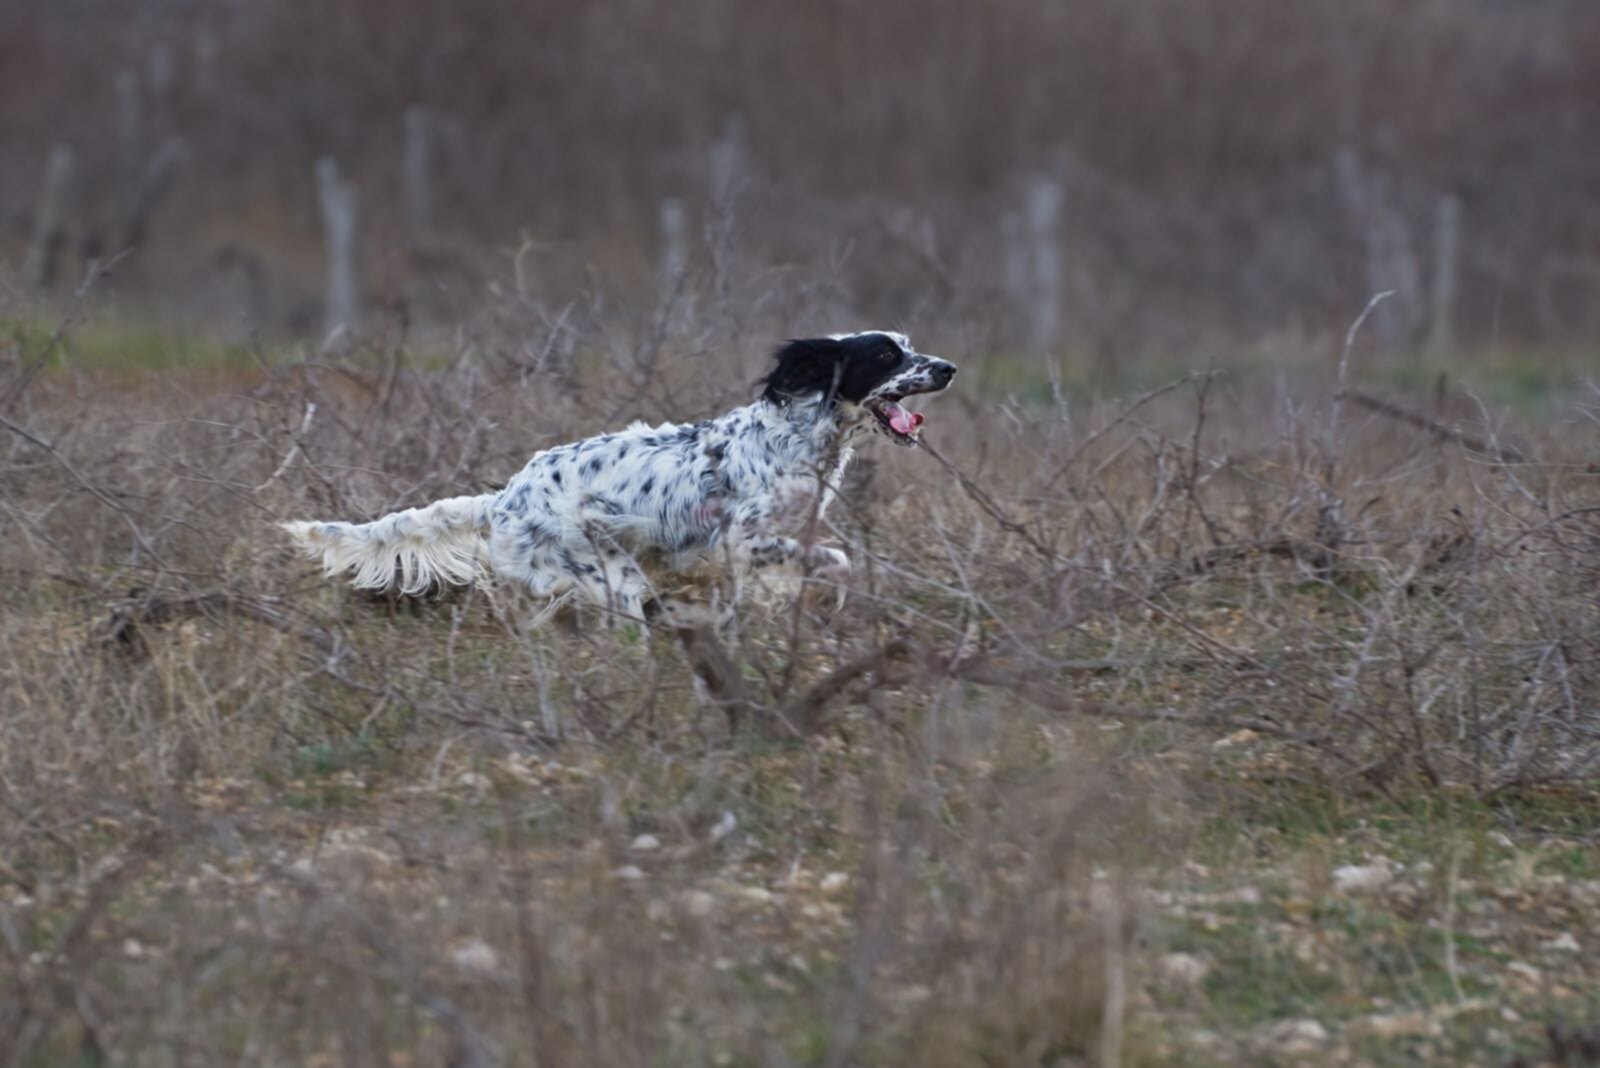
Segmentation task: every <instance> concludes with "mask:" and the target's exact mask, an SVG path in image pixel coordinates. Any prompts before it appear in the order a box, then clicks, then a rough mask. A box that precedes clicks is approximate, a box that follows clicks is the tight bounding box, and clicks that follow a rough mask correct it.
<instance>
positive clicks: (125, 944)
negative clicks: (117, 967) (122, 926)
mask: <svg viewBox="0 0 1600 1068" xmlns="http://www.w3.org/2000/svg"><path fill="white" fill-rule="evenodd" d="M122 955H123V956H124V957H132V958H133V959H134V960H138V959H139V958H140V957H142V956H144V944H143V943H142V942H140V941H139V940H138V939H137V938H125V939H123V940H122Z"/></svg>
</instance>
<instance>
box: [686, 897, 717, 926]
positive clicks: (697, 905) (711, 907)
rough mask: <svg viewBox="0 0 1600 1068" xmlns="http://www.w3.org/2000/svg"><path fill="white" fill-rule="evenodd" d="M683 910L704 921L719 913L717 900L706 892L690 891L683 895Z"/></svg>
mask: <svg viewBox="0 0 1600 1068" xmlns="http://www.w3.org/2000/svg"><path fill="white" fill-rule="evenodd" d="M683 908H684V911H686V912H688V913H689V915H691V916H694V917H696V918H698V919H702V920H703V919H705V918H706V917H707V916H709V915H711V914H712V913H713V912H715V911H717V899H716V898H715V897H714V896H712V895H711V894H708V893H706V892H705V891H704V890H689V891H687V892H685V893H684V895H683Z"/></svg>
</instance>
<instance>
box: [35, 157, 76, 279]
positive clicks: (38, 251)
mask: <svg viewBox="0 0 1600 1068" xmlns="http://www.w3.org/2000/svg"><path fill="white" fill-rule="evenodd" d="M72 164H73V154H72V149H70V148H68V147H67V146H66V145H56V146H55V147H54V148H52V149H51V150H50V158H49V160H48V161H47V162H46V163H45V167H44V182H43V183H42V184H41V185H40V187H39V206H38V207H37V208H36V209H35V211H34V215H33V239H32V240H31V241H30V242H29V243H28V256H27V259H25V260H24V261H23V267H22V277H23V279H24V280H25V281H26V282H27V284H28V285H30V286H33V287H34V288H36V289H44V288H46V287H48V286H50V285H52V284H53V283H54V282H55V277H56V263H57V260H58V258H59V257H60V255H61V246H62V245H64V244H66V224H65V221H64V219H63V216H64V215H65V213H66V204H67V190H68V187H69V186H70V185H71V184H72Z"/></svg>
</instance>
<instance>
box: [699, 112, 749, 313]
mask: <svg viewBox="0 0 1600 1068" xmlns="http://www.w3.org/2000/svg"><path fill="white" fill-rule="evenodd" d="M708 169H709V171H710V178H711V220H710V222H709V224H708V233H707V237H708V238H709V241H708V242H707V244H708V245H709V246H710V249H711V284H712V288H713V289H714V290H715V291H716V295H717V298H718V300H719V301H726V299H727V297H728V294H729V292H730V291H731V289H732V285H733V270H734V259H735V256H736V253H737V249H736V247H735V240H734V239H735V230H734V207H735V204H736V202H737V201H738V199H739V185H740V181H741V178H742V177H743V173H744V117H743V116H741V115H730V116H728V119H727V121H726V122H725V123H724V124H723V127H722V137H721V138H720V139H718V141H717V143H716V144H714V145H712V146H711V158H710V160H709V168H708ZM725 306H726V305H725V304H724V307H725Z"/></svg>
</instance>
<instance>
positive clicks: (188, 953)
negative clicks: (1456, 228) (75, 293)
mask: <svg viewBox="0 0 1600 1068" xmlns="http://www.w3.org/2000/svg"><path fill="white" fill-rule="evenodd" d="M12 336H13V337H14V338H15V339H16V343H15V344H14V346H13V351H12V356H13V361H12V362H11V364H10V365H8V366H6V367H4V368H0V371H3V374H0V397H4V400H0V416H4V418H5V420H6V422H5V424H4V425H3V429H0V433H3V435H4V438H3V440H0V530H3V531H4V545H3V546H0V575H3V581H4V583H5V586H6V589H7V594H6V597H5V598H4V602H5V608H4V612H3V614H0V650H3V652H0V709H3V711H0V813H3V814H4V815H3V817H0V1062H3V1063H8V1064H18V1065H58V1064H85V1065H88V1064H102V1063H138V1064H174V1065H178V1064H196V1065H200V1064H216V1063H223V1062H227V1063H238V1064H251V1065H257V1064H259V1065H277V1064H307V1065H328V1066H332V1065H346V1064H349V1065H384V1066H403V1065H426V1064H456V1065H487V1064H508V1065H509V1064H547V1065H568V1064H664V1065H678V1064H682V1065H697V1064H708V1063H709V1064H727V1065H843V1064H875V1065H904V1064H919V1065H980V1064H981V1065H1071V1064H1093V1063H1103V1062H1105V1061H1106V1060H1108V1059H1111V1058H1115V1059H1117V1060H1119V1061H1120V1062H1121V1063H1126V1064H1130V1065H1162V1064H1171V1065H1202V1064H1216V1065H1233V1064H1283V1065H1290V1064H1314V1065H1320V1064H1341V1065H1343V1064H1349V1065H1358V1064H1370V1065H1391V1064H1392V1065H1399V1064H1413V1063H1418V1062H1434V1063H1449V1064H1482V1065H1504V1064H1509V1063H1513V1062H1514V1061H1515V1059H1516V1058H1519V1057H1520V1058H1522V1059H1523V1060H1522V1063H1526V1064H1530V1065H1531V1064H1539V1063H1546V1062H1547V1059H1548V1062H1549V1063H1571V1064H1579V1063H1600V1053H1596V1052H1595V1050H1594V1049H1591V1048H1590V1047H1591V1045H1593V1046H1597V1047H1600V1035H1595V1034H1592V1033H1590V1029H1591V1028H1593V1027H1594V1026H1595V1025H1597V1024H1600V964H1597V963H1596V962H1597V961H1600V782H1597V775H1596V770H1595V769H1596V760H1597V757H1600V721H1597V720H1596V714H1597V710H1600V472H1597V469H1596V466H1595V465H1596V464H1597V463H1600V422H1597V421H1596V412H1597V408H1600V394H1597V393H1596V392H1595V391H1594V387H1593V385H1592V384H1589V383H1587V382H1585V380H1584V377H1583V375H1584V373H1585V369H1584V367H1583V365H1582V364H1581V363H1580V362H1579V361H1578V360H1577V359H1576V358H1574V359H1570V360H1557V361H1540V360H1537V359H1535V358H1534V357H1531V356H1530V357H1527V358H1526V359H1520V358H1519V359H1505V358H1501V359H1499V360H1498V361H1497V360H1482V361H1477V362H1472V361H1465V362H1462V363H1458V364H1456V365H1453V366H1452V368H1451V371H1452V375H1453V378H1452V380H1451V381H1450V382H1448V383H1446V384H1444V385H1442V386H1441V387H1440V389H1441V391H1442V392H1439V393H1437V394H1436V393H1435V392H1434V386H1435V383H1436V377H1435V375H1434V374H1433V371H1432V368H1419V367H1417V366H1415V365H1408V367H1407V368H1405V369H1404V370H1393V369H1389V370H1385V369H1381V368H1380V369H1375V370H1370V371H1367V372H1363V374H1362V376H1361V377H1360V378H1359V380H1358V381H1354V382H1352V385H1354V386H1359V388H1360V389H1362V390H1365V391H1366V392H1368V393H1370V394H1375V395H1381V396H1382V397H1385V398H1390V399H1391V400H1392V402H1393V403H1396V404H1402V405H1406V406H1408V410H1413V411H1416V412H1419V413H1423V416H1424V419H1423V422H1424V424H1425V425H1423V426H1417V425H1410V424H1405V423H1402V422H1400V421H1398V420H1395V419H1392V418H1389V417H1387V416H1385V415H1383V414H1382V413H1380V412H1374V411H1372V410H1369V409H1364V408H1360V407H1358V406H1357V405H1355V404H1353V403H1346V404H1343V405H1342V406H1335V405H1334V404H1333V403H1332V402H1331V401H1330V399H1329V398H1330V396H1331V395H1332V392H1333V390H1332V387H1331V386H1330V384H1329V380H1328V375H1327V374H1326V373H1323V374H1322V377H1321V378H1320V379H1319V378H1318V377H1316V376H1315V375H1313V374H1311V373H1309V372H1307V373H1305V374H1298V373H1297V374H1296V375H1294V376H1292V377H1291V378H1290V380H1289V381H1288V383H1287V384H1285V382H1284V381H1282V380H1281V376H1280V380H1274V378H1273V376H1272V375H1269V374H1265V373H1261V372H1260V370H1259V368H1258V369H1256V370H1254V371H1253V370H1251V369H1250V368H1244V369H1242V370H1239V371H1237V372H1236V373H1231V374H1228V375H1222V376H1218V377H1215V378H1212V377H1208V376H1205V375H1191V376H1188V377H1179V376H1180V375H1181V374H1182V372H1181V371H1180V372H1179V373H1178V374H1175V375H1174V376H1172V377H1173V378H1176V379H1178V380H1177V382H1176V383H1175V384H1173V385H1172V386H1171V387H1170V388H1166V387H1161V386H1160V381H1161V380H1160V379H1159V378H1153V379H1152V382H1151V385H1150V386H1149V387H1146V386H1142V385H1137V386H1136V385H1134V384H1132V383H1129V382H1123V381H1115V382H1112V381H1109V380H1107V379H1106V378H1104V377H1103V376H1102V377H1101V378H1099V379H1096V380H1088V379H1086V380H1085V381H1083V382H1080V383H1078V384H1077V385H1073V384H1072V383H1068V385H1067V387H1063V386H1062V384H1061V382H1060V381H1059V380H1058V381H1056V382H1055V383H1052V382H1051V380H1050V379H1049V377H1048V376H1043V375H1041V374H1039V373H1038V372H1036V371H1034V372H1030V371H1029V370H1028V368H1027V366H1026V365H1025V364H1023V363H1022V362H1021V361H1006V360H1002V359H1000V358H998V357H996V358H994V359H993V360H992V361H988V362H986V361H983V360H981V359H972V360H970V361H969V362H968V364H967V366H968V367H970V368H971V373H970V374H969V375H968V376H967V377H966V378H964V379H963V381H962V383H961V384H960V386H958V390H960V389H961V388H962V387H965V389H966V392H965V393H964V394H963V395H962V396H960V397H955V396H952V397H950V398H948V399H945V400H941V401H939V402H936V406H930V424H929V432H928V438H929V442H930V445H931V446H932V448H931V449H929V450H923V452H922V453H920V454H918V453H906V454H901V453H898V452H897V453H896V454H893V455H884V453H887V452H888V450H886V449H880V450H876V451H873V452H872V453H871V454H870V455H869V456H868V457H867V458H866V460H865V461H864V462H863V463H862V464H861V465H860V466H859V467H858V468H857V470H856V474H855V475H853V476H852V481H851V482H850V484H849V485H848V486H847V487H846V492H845V495H844V500H843V501H841V506H840V508H839V513H840V514H839V515H838V516H837V517H836V518H835V517H833V516H832V515H830V519H833V520H834V527H833V529H832V530H831V531H830V537H831V538H834V539H836V540H837V541H838V542H840V543H842V544H847V545H848V546H849V547H850V549H851V552H852V555H853V556H854V557H855V559H856V568H857V571H856V579H855V580H854V581H853V584H852V589H851V590H850V593H849V598H848V601H847V603H846V604H845V606H844V607H843V608H842V609H840V610H838V611H831V612H822V611H820V610H816V609H814V608H813V607H811V605H810V602H809V601H808V602H806V603H805V604H803V605H802V606H801V607H800V608H799V609H795V610H791V609H790V608H789V607H787V606H784V605H778V606H774V607H769V608H761V607H756V608H752V609H751V610H750V611H749V612H748V614H747V616H746V617H745V619H744V620H743V622H742V624H741V628H740V640H739V642H738V643H737V644H736V645H733V646H730V647H729V648H727V649H721V650H718V652H719V653H720V654H723V655H725V656H726V657H727V658H728V660H729V662H731V663H732V664H734V665H735V668H734V670H735V672H736V674H737V676H738V678H739V679H740V680H741V685H740V687H739V689H740V691H741V693H742V696H741V697H740V698H739V700H738V708H737V711H738V712H739V713H740V714H739V715H737V716H735V715H734V714H733V712H734V711H735V710H734V709H730V708H729V707H727V706H728V705H729V703H730V701H731V700H732V699H731V698H728V697H727V693H726V691H723V692H713V693H708V692H707V691H706V689H705V688H704V687H697V685H696V684H695V682H694V681H693V680H694V673H693V671H692V670H691V665H690V663H689V661H688V659H687V657H688V655H689V654H688V653H687V652H686V647H685V645H684V644H683V643H681V642H679V641H677V640H675V639H674V638H673V637H672V636H670V635H660V634H649V633H645V632H643V631H641V630H639V629H637V628H635V627H631V626H621V627H617V628H612V629H608V628H606V627H603V626H599V625H597V624H596V622H595V621H593V620H579V621H576V622H575V623H574V624H573V625H572V626H563V627H556V628H550V629H543V630H530V629H528V628H526V627H524V626H523V625H522V624H521V620H522V618H523V613H522V608H523V606H519V605H517V604H516V603H515V602H514V601H513V600H512V599H510V598H508V597H506V596H502V595H501V594H499V593H495V594H493V595H489V594H486V593H485V592H483V591H451V592H447V593H444V594H442V595H440V596H437V597H432V598H425V599H421V600H415V601H389V600H385V599H382V598H377V599H364V598H361V597H358V596H354V595H351V594H349V593H347V592H346V591H344V590H342V589H340V588H338V587H337V586H335V585H333V584H331V583H326V582H324V581H322V580H321V579H320V578H319V577H317V576H314V575H312V574H310V573H309V569H308V568H307V567H306V566H305V565H304V564H303V563H301V562H299V561H296V560H294V559H293V558H291V557H290V556H289V554H288V553H287V552H286V551H285V550H284V548H283V547H282V546H281V545H280V544H279V543H278V541H277V540H276V539H275V537H274V535H273V532H272V530H271V528H270V526H269V521H270V520H272V519H274V518H279V517H288V516H290V515H306V514H338V515H353V514H361V513H377V512H379V511H383V510H387V509H389V508H392V507H397V506H401V505H404V504H413V503H417V502H418V501H421V500H426V499H429V498H434V497H438V496H443V495H445V494H446V493H447V492H474V491H477V488H479V487H481V486H483V485H485V484H490V483H493V482H494V481H495V480H497V479H499V478H503V477H504V476H505V475H507V474H509V473H510V472H511V471H512V470H514V469H515V467H516V466H517V465H518V464H520V462H521V458H524V457H525V456H526V455H528V454H529V453H531V452H532V451H533V450H534V449H536V448H538V447H540V445H541V443H548V442H549V441H551V440H561V439H563V438H566V437H571V436H576V435H578V434H582V433H588V432H591V431H593V430H595V429H597V428H599V427H602V426H606V425H611V424H614V423H615V421H616V420H617V419H618V418H619V417H626V418H632V417H633V416H634V415H635V414H646V415H651V416H654V417H665V416H667V415H680V416H684V415H690V414H694V413H696V412H699V411H702V410H714V409H715V408H717V407H719V406H722V405H725V404H727V403H730V402H731V400H733V399H736V398H737V397H739V396H741V395H743V394H742V393H741V390H742V383H744V382H745V381H747V380H748V379H749V378H752V377H754V376H753V374H751V373H750V372H749V367H748V364H749V361H748V359H747V358H745V357H746V356H747V354H739V353H735V352H731V351H727V352H724V351H722V350H721V349H718V348H716V347H710V348H694V347H693V346H690V345H689V344H688V343H686V342H685V343H683V346H682V348H681V350H674V349H673V344H674V343H673V342H669V343H668V345H667V346H666V347H665V348H664V349H663V351H664V352H665V353H666V354H667V355H666V356H663V357H662V358H661V360H660V362H659V363H647V362H644V361H647V360H654V359H655V357H654V356H650V355H640V353H642V352H645V351H646V350H645V347H640V348H623V347H611V348H607V347H605V346H604V345H603V344H601V343H598V342H597V343H596V347H595V348H594V350H593V351H594V356H593V358H592V359H591V358H589V357H586V356H583V355H582V354H581V353H580V355H579V356H577V357H574V358H573V359H571V360H569V361H568V362H566V363H565V364H563V365H560V366H552V367H549V368H545V367H540V368H539V369H538V370H537V373H531V374H530V372H529V371H528V369H527V368H526V367H518V366H515V365H514V364H512V363H510V362H507V361H504V360H500V359H498V358H497V357H496V356H495V350H494V349H493V348H492V347H484V348H483V349H482V350H480V351H477V352H475V353H469V354H466V355H458V356H456V357H452V358H450V359H441V360H438V361H432V360H417V359H406V358H401V357H400V356H399V355H397V354H396V353H393V352H366V351H362V352H355V353H350V354H346V355H343V356H338V357H319V358H314V359H313V360H312V361H311V363H310V364H309V365H307V366H302V367H299V368H297V369H295V370H293V371H290V372H276V373H265V372H263V373H260V374H256V373H254V372H241V374H240V376H239V377H238V378H237V379H231V380H228V381H227V382H226V383H225V384H224V385H223V386H222V387H221V388H219V387H218V385H217V383H216V382H215V381H212V380H203V379H202V377H189V378H186V377H185V376H186V372H185V371H184V369H183V367H182V366H177V367H173V366H171V364H173V363H178V364H181V363H182V361H174V360H172V359H170V358H169V356H170V350H169V348H168V346H166V345H165V344H164V343H159V342H158V343H152V344H151V345H149V346H146V345H145V342H144V341H142V340H141V341H140V342H139V343H138V346H136V347H141V351H143V347H148V348H149V349H150V351H151V352H152V353H154V355H152V356H151V357H150V358H149V359H144V358H142V357H141V358H140V359H138V360H135V361H134V362H136V363H141V364H144V365H146V370H144V371H142V372H140V373H139V374H137V375H126V376H123V375H119V376H118V380H117V381H116V382H114V383H108V381H107V380H106V376H104V375H100V374H97V373H96V371H95V369H94V368H93V367H92V366H89V365H92V364H95V363H99V362H101V358H100V357H98V356H96V355H95V353H98V352H100V351H101V349H102V348H104V349H105V351H107V352H110V353H115V352H116V351H117V350H118V348H119V347H120V346H119V343H118V342H117V341H115V340H114V339H113V340H110V341H105V340H101V339H100V336H99V335H96V334H94V332H93V331H90V332H88V333H86V334H85V335H84V337H85V340H82V341H75V342H73V344H75V345H76V346H77V347H76V348H72V347H70V346H69V347H65V348H64V350H63V351H65V352H66V354H67V357H66V359H65V362H63V358H62V357H60V356H54V355H53V356H52V357H51V360H50V361H49V362H50V363H52V364H53V366H48V367H44V368H42V369H41V371H40V373H39V374H38V375H37V376H35V377H30V378H28V379H27V380H26V381H25V380H24V377H23V376H24V372H25V370H26V368H27V367H28V364H29V359H28V358H29V357H30V356H31V355H32V354H34V353H37V352H40V351H42V349H41V348H40V347H39V346H40V340H39V334H38V332H37V331H35V330H34V329H33V328H32V327H29V328H27V329H23V328H21V327H20V326H19V327H18V328H17V330H16V331H15V332H14V333H13V335H12ZM691 349H693V352H694V355H693V356H692V358H691V357H690V356H688V355H685V356H683V357H682V358H681V359H679V360H677V361H676V362H674V361H673V360H671V359H669V358H668V357H670V356H671V355H672V353H673V352H674V351H682V352H689V351H690V350H691ZM74 354H75V357H74ZM950 355H956V354H954V353H951V354H950ZM1335 355H1336V354H1335ZM1325 356H1326V353H1325V352H1322V353H1319V354H1318V355H1316V356H1315V357H1314V358H1313V357H1308V358H1307V359H1306V360H1305V361H1304V363H1303V364H1302V367H1304V366H1309V365H1310V364H1312V363H1313V362H1314V360H1322V361H1323V371H1324V372H1326V370H1327V363H1326V360H1325V359H1324V357H1325ZM74 358H75V359H76V362H74ZM957 358H958V359H960V357H959V356H958V357H957ZM233 359H234V357H229V359H228V360H219V361H216V363H219V364H227V365H228V366H234V364H233V363H232V362H231V361H232V360H233ZM697 361H698V362H697ZM707 361H710V363H711V365H712V366H714V367H716V368H720V369H722V370H723V371H725V372H726V373H725V374H721V375H716V374H713V375H707V374H706V373H704V369H705V365H706V363H707ZM718 361H720V362H718ZM107 362H110V361H109V358H107ZM195 362H198V363H201V364H210V363H212V361H211V360H210V358H209V357H201V358H198V359H197V360H196V361H195ZM1262 363H1263V364H1264V363H1265V360H1263V361H1262ZM245 366H247V364H246V365H245ZM1548 366H1557V367H1559V368H1563V369H1562V370H1558V371H1555V372H1549V373H1546V372H1542V371H1541V372H1539V374H1537V375H1535V374H1534V373H1533V372H1532V371H1529V370H1527V368H1530V367H1548ZM1589 372H1590V373H1592V368H1590V369H1589ZM719 382H721V383H724V384H723V385H718V384H717V383H719ZM1458 382H1467V383H1469V384H1470V385H1472V386H1474V387H1475V389H1474V390H1473V393H1474V395H1475V396H1477V397H1481V398H1482V399H1483V404H1482V405H1481V406H1480V404H1479V403H1478V402H1477V401H1476V400H1474V399H1472V398H1471V397H1469V396H1467V395H1466V394H1465V393H1464V392H1462V391H1461V389H1460V388H1459V386H1458V384H1457V383H1458ZM13 386H16V387H17V388H16V389H15V390H13V391H11V392H10V393H9V395H8V394H7V391H8V390H10V389H11V387H13ZM1145 389H1149V392H1143V391H1144V390H1145ZM313 404H314V405H315V408H314V409H313V408H312V405H313ZM1486 417H1487V418H1486ZM1452 434H1453V435H1454V436H1452ZM941 459H942V460H943V461H946V462H948V463H949V464H951V465H953V467H954V469H955V471H956V472H959V477H953V476H952V475H951V474H950V473H947V471H946V469H945V468H944V467H943V466H942V464H941V463H940V460H941ZM822 600H824V601H826V600H827V598H823V599H822ZM1558 1055H1560V1056H1568V1057H1569V1059H1568V1060H1566V1061H1560V1060H1555V1059H1554V1058H1555V1057H1556V1056H1558ZM1591 1055H1593V1057H1592V1059H1591V1060H1584V1059H1582V1058H1584V1057H1588V1056H1591Z"/></svg>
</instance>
